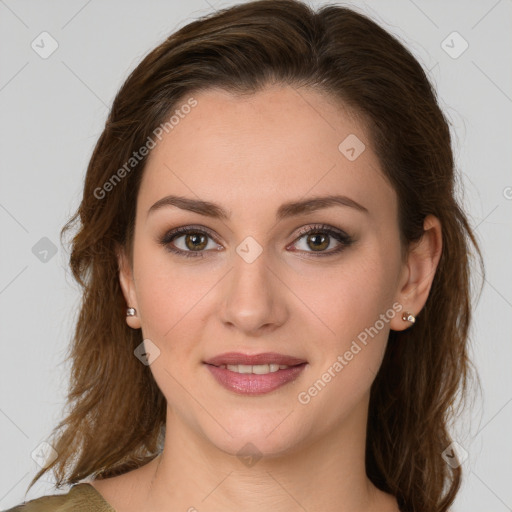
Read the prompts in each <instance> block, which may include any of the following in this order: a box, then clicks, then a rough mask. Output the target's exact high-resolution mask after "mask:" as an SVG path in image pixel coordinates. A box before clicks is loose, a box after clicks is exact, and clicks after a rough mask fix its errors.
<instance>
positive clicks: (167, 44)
mask: <svg viewBox="0 0 512 512" xmlns="http://www.w3.org/2000/svg"><path fill="white" fill-rule="evenodd" d="M273 83H279V84H285V85H291V86H294V87H295V86H297V87H302V86H307V87H312V88H314V89H315V90H316V91H319V92H322V93H326V94H328V95H330V97H333V98H335V99H337V100H338V101H339V102H341V103H343V104H344V105H346V106H349V107H350V108H352V109H353V110H354V111H356V112H358V113H360V114H361V115H363V116H364V118H365V119H366V120H368V121H369V123H368V125H369V127H370V128H369V129H370V133H369V136H370V137H371V142H372V146H373V148H374V150H375V151H376V153H377V155H378V157H379V160H380V162H381V166H382V169H383V171H384V173H385V175H386V176H387V178H388V179H389V180H390V182H391V183H392V185H393V186H394V188H395V190H396V192H397V196H398V201H399V228H400V232H401V240H402V244H403V249H406V248H407V247H408V244H409V243H410V242H413V241H416V240H418V239H419V238H420V237H421V236H422V234H423V220H424V218H425V217H426V216H427V215H429V214H433V215H435V216H436V217H438V218H439V219H440V221H441V224H442V236H443V250H442V255H441V259H440V262H439V265H438V268H437V271H436V275H435V277H434V280H433V284H432V287H431V290H430V294H429V297H428V300H427V302H426V304H425V307H424V308H423V310H422V311H421V312H420V313H419V315H418V316H417V321H416V323H415V325H414V327H413V328H412V329H407V330H405V331H400V332H397V331H391V333H390V336H389V343H388V346H387V350H386V353H385V356H384V360H383V363H382V366H381V369H380V371H379V373H378V375H377V377H376V379H375V381H374V383H373V386H372V389H371V399H370V408H369V420H368V432H367V449H366V470H367V474H368V477H369V478H370V479H371V480H372V482H373V483H374V484H375V485H376V486H377V487H379V488H380V489H382V490H384V491H386V492H389V493H391V494H393V495H394V496H396V497H397V500H398V503H399V506H400V508H401V510H407V511H427V510H428V511H429V512H440V511H446V510H447V509H448V507H449V505H450V504H451V503H452V502H453V500H454V498H455V495H456V493H457V491H458V489H459V486H460V481H461V468H460V467H457V468H451V467H450V466H449V465H448V464H446V463H445V461H444V460H443V459H442V457H441V453H442V452H443V450H444V449H445V448H446V447H447V446H448V445H449V444H450V442H451V440H450V436H449V434H448V426H449V421H450V419H451V418H453V416H454V415H455V411H456V410H458V407H457V409H456V406H460V404H461V403H460V402H459V401H458V400H456V397H457V395H458V393H460V396H465V394H466V391H467V385H468V378H469V376H470V369H471V366H470V362H469V360H468V356H467V351H468V347H467V344H468V339H469V327H470V320H471V300H472V299H471V293H470V292H471V289H470V288H471V283H470V263H471V256H472V254H470V243H471V244H472V245H473V246H474V248H475V249H476V253H477V254H478V256H479V258H480V265H481V268H482V271H483V262H482V256H481V253H480V249H479V247H478V243H477V241H476V238H475V235H474V234H473V232H472V230H471V227H470V226H469V223H468V220H467V218H466V216H465V214H464V212H463V210H462V209H461V208H460V207H459V205H458V203H457V200H456V198H455V193H456V189H455V185H456V180H457V176H456V174H455V168H454V161H453V155H452V149H451V139H450V131H449V126H448V122H447V120H446V119H445V117H444V115H443V113H442V112H441V110H440V108H439V106H438V103H437V99H436V96H435V92H434V90H433V87H432V86H431V84H430V83H429V80H428V78H427V76H426V75H425V72H424V71H423V69H422V67H421V65H420V64H419V63H418V62H417V61H416V60H415V58H414V57H413V56H412V55H411V53H410V52H409V51H408V50H407V49H406V48H404V46H403V45H402V44H401V43H400V42H399V41H398V40H397V39H396V38H395V37H393V36H392V35H390V34H389V33H388V32H387V31H385V30H384V29H382V28H381V27H380V26H378V25H377V24H376V23H375V22H373V21H371V20H370V19H369V18H367V17H366V16H364V15H362V14H359V13H356V12H354V11H353V10H351V9H348V8H345V7H339V6H329V5H328V6H324V7H322V8H320V9H319V10H318V11H316V12H315V11H313V10H312V9H311V8H310V7H308V6H307V5H305V4H303V3H301V2H299V1H294V0H261V1H254V2H248V3H245V4H240V5H236V6H234V7H231V8H227V9H224V10H222V11H219V12H216V13H214V14H212V15H209V16H206V17H203V18H201V19H199V20H196V21H194V22H192V23H189V24H188V25H186V26H184V27H183V28H181V29H180V30H178V31H177V32H176V33H174V34H173V35H171V36H170V37H168V38H167V39H166V40H165V41H164V42H163V43H162V44H160V45H159V46H158V47H157V48H155V49H154V50H153V51H151V52H150V53H149V54H148V55H147V56H146V57H145V58H144V59H143V60H142V62H141V63H140V64H139V65H138V66H137V67H136V69H135V70H134V71H133V72H132V73H131V74H130V76H129V77H128V79H127V80H126V81H125V83H124V84H123V86H122V87H121V89H120V91H119V93H118V94H117V96H116V98H115V100H114V103H113V105H112V110H111V112H110V114H109V116H108V119H107V121H106V124H105V129H104V131H103V133H102V134H101V136H100V138H99V140H98V142H97V144H96V147H95V149H94V152H93V154H92V157H91V160H90V163H89V166H88V169H87V174H86V177H85V184H84V191H83V198H82V202H81V204H80V206H79V208H78V210H77V211H76V213H75V214H74V215H73V217H72V218H71V219H70V220H69V221H68V222H67V223H66V225H65V226H64V227H63V229H62V232H61V236H62V235H64V233H65V232H66V231H67V230H69V229H70V228H71V227H72V226H73V225H74V224H75V223H76V222H79V230H78V231H77V233H76V234H75V235H74V238H73V240H72V252H71V256H70V266H71V269H72V272H73V275H74V277H75V279H76V280H77V281H78V283H79V284H80V285H81V286H82V287H83V297H82V303H81V309H80V312H79V317H78V319H77V324H76V331H75V335H74V339H73V343H72V345H71V347H70V353H69V355H68V358H70V359H71V361H72V369H71V376H70V390H69V394H68V401H67V406H68V408H69V411H67V416H66V417H65V419H64V420H62V421H61V422H60V423H59V425H58V426H57V427H56V428H55V429H54V431H53V437H54V440H53V441H52V442H51V444H52V445H53V446H54V448H55V450H56V451H57V453H58V456H57V458H56V459H55V460H54V461H53V462H52V463H51V464H49V465H48V466H47V467H46V468H43V469H42V470H40V471H39V472H38V474H37V475H36V476H35V477H34V479H33V480H32V483H31V484H30V486H29V488H30V487H31V486H32V485H33V484H34V483H35V481H37V479H38V478H40V477H41V476H42V475H43V474H44V473H45V472H46V471H49V470H50V469H51V468H53V471H54V474H55V476H56V479H57V486H58V487H60V486H61V485H62V484H72V483H77V482H78V481H80V480H82V479H84V478H86V477H89V476H94V477H96V478H106V477H110V476H113V475H116V474H122V473H125V472H127V471H129V470H131V469H134V468H137V467H139V466H141V465H143V464H145V463H147V462H149V460H151V459H152V458H154V457H155V456H156V455H157V454H158V453H159V450H160V447H161V443H162V436H163V433H164V427H165V412H166V400H165V398H164V396H163V394H162V392H161V391H160V389H159V388H158V387H157V385H156V383H155V381H154V379H153V376H152V374H151V371H150V369H149V367H148V366H145V365H143V364H141V363H140V361H139V360H138V359H137V358H136V357H135V356H134V353H133V351H134V349H135V347H137V346H138V345H139V344H140V343H141V341H142V335H141V330H140V329H137V330H133V329H131V328H129V327H128V326H127V325H126V322H125V309H126V303H125V300H124V297H123V294H122V291H121V288H120V284H119V278H118V263H117V258H116V248H117V247H119V246H122V247H124V248H125V249H126V250H127V252H128V254H129V256H130V261H131V257H132V242H133V229H134V219H135V205H136V200H137V194H138V189H139V184H140V181H141V177H142V174H143V171H144V167H145V162H146V160H147V158H143V159H142V160H141V161H140V163H138V164H137V165H136V168H135V169H134V170H133V171H132V172H130V173H129V175H127V176H123V178H122V179H119V180H118V181H117V182H116V183H115V186H112V187H110V188H109V192H108V195H107V196H106V197H104V198H103V197H102V198H98V190H99V189H100V188H101V187H102V186H103V185H104V184H105V183H107V182H108V181H109V180H111V179H112V177H113V175H115V174H116V172H118V170H119V169H121V168H122V167H123V165H126V162H127V161H129V159H130V157H132V153H133V152H134V151H136V150H137V149H139V148H141V147H142V146H144V145H145V144H146V141H147V139H148V137H150V136H151V134H152V133H153V132H154V130H155V129H156V128H157V127H158V126H159V125H161V124H162V123H165V122H166V121H167V119H168V116H169V113H170V112H171V111H172V110H173V109H174V108H176V106H177V105H178V104H179V102H180V101H183V98H187V97H189V96H190V95H191V94H192V93H193V92H196V91H200V90H206V89H209V88H212V87H220V88H223V89H225V90H227V91H230V92H234V93H239V94H252V93H255V92H257V91H259V90H261V89H262V88H264V87H265V86H266V85H268V84H273ZM125 169H126V167H125ZM118 176H119V174H118ZM476 253H475V254H476Z"/></svg>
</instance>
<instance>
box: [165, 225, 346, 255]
mask: <svg viewBox="0 0 512 512" xmlns="http://www.w3.org/2000/svg"><path fill="white" fill-rule="evenodd" d="M190 233H195V234H202V235H207V236H209V237H210V238H211V239H212V240H214V241H215V237H214V236H213V235H212V233H211V232H210V231H209V230H207V229H205V228H202V227H201V228H199V227H197V228H196V227H194V226H186V227H179V228H176V229H173V230H171V231H169V232H167V233H166V234H165V235H164V236H163V237H162V238H161V239H160V241H159V243H160V244H161V245H163V246H164V247H165V248H166V249H167V250H168V251H169V252H171V253H174V254H177V255H179V256H184V257H185V258H204V253H205V252H206V251H204V250H203V251H183V250H182V249H177V248H175V247H172V245H171V242H173V241H174V240H175V239H176V238H180V236H183V235H188V234H190ZM311 233H315V234H327V235H328V236H330V237H332V238H334V239H335V240H337V241H338V242H339V243H340V246H339V247H338V248H337V249H334V250H331V251H329V252H318V253H315V252H309V251H306V252H307V253H308V254H309V255H310V256H308V257H312V258H318V257H326V256H333V255H335V254H339V253H340V252H342V251H343V250H344V249H345V248H347V247H349V246H350V245H352V243H353V242H354V240H353V239H352V237H350V236H349V235H347V234H346V233H345V232H343V231H340V230H338V229H335V228H332V227H330V226H328V225H326V224H317V225H314V226H309V227H305V228H302V229H301V230H300V231H299V234H298V236H297V238H296V239H295V241H294V243H296V242H297V241H299V240H300V239H301V238H303V237H304V236H306V235H309V234H311Z"/></svg>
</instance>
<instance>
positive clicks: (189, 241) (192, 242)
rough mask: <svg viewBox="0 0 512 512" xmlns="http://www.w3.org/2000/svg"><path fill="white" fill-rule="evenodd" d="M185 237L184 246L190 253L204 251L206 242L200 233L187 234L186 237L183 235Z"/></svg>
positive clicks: (205, 238)
mask: <svg viewBox="0 0 512 512" xmlns="http://www.w3.org/2000/svg"><path fill="white" fill-rule="evenodd" d="M184 237H185V245H186V246H187V247H188V248H189V249H190V250H191V251H200V250H202V249H204V248H205V247H206V246H207V244H208V240H207V237H206V236H205V235H203V234H202V233H194V232H192V233H189V234H187V235H184Z"/></svg>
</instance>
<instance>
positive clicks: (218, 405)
mask: <svg viewBox="0 0 512 512" xmlns="http://www.w3.org/2000/svg"><path fill="white" fill-rule="evenodd" d="M192 96H193V97H194V98H195V99H196V100H197V102H198V104H197V106H196V107H195V108H193V109H192V110H191V112H190V113H189V114H187V115H186V116H185V117H184V118H183V119H181V120H180V122H179V124H178V125H177V126H175V128H174V129H173V130H172V131H170V132H169V133H168V134H166V135H165V136H164V138H163V139H162V141H161V142H159V143H158V145H157V146H156V147H155V149H153V150H152V152H151V155H150V158H149V160H148V163H147V166H146V168H145V171H144V177H143V180H142V183H141V187H140V191H139V195H138V199H137V213H136V220H135V237H134V260H133V267H132V266H131V265H130V263H129V261H128V258H127V257H126V255H125V254H124V253H123V252H122V251H120V252H119V265H120V275H119V277H120V282H121V286H122V290H123V293H124V296H125V299H126V303H127V305H128V306H131V307H134V308H136V310H137V315H136V316H134V317H127V322H128V324H129V325H130V327H132V328H134V329H138V328H141V329H142V337H143V338H144V339H149V340H151V342H152V343H153V344H154V345H156V346H157V347H158V349H159V350H160V355H159V356H158V357H157V358H156V359H155V360H154V361H153V362H152V363H151V365H150V369H151V371H152V374H153V376H154V378H155V380H156V382H157V384H158V386H159V388H160V389H161V390H162V393H163V394H164V396H165V398H166V399H167V404H168V407H167V423H166V425H167V434H166V438H165V446H164V450H163V452H162V454H161V455H160V456H159V457H157V458H156V459H154V460H153V461H152V462H150V463H149V464H147V465H145V466H143V467H141V468H139V469H137V470H134V471H130V472H129V473H126V474H124V475H121V476H117V477H113V478H109V479H106V480H97V481H92V482H91V484H92V485H93V486H94V487H95V488H96V489H97V490H98V491H99V492H100V493H101V494H102V495H103V496H104V498H105V499H106V500H107V501H108V502H109V503H110V504H111V505H112V506H113V507H114V508H115V509H116V510H117V511H118V512H131V511H137V512H144V511H150V510H151V511H160V510H161V511H164V510H181V511H194V510H197V511H199V512H213V511H219V510H223V511H226V512H230V511H238V510H241V509H242V510H245V511H247V512H256V511H258V512H260V511H261V510H270V509H271V510H273V511H274V512H296V511H297V510H306V511H314V510H322V511H324V512H334V511H336V512H340V511H341V512H356V511H357V512H370V511H375V512H376V511H380V512H387V511H389V512H391V511H394V512H396V511H398V506H397V503H396V500H395V499H394V498H393V497H392V496H390V495H388V494H386V493H383V492H381V491H379V490H378V489H377V488H376V487H375V486H374V485H373V484H372V483H371V482H370V481H369V479H368V478H367V476H366V472H365V465H364V453H365V452H364V450H365V439H366V420H367V414H368V403H369V402H368V401H369V393H370V386H371V384H372V382H373V380H374V378H375V375H376V373H377V371H378V369H379V366H380V364H381V362H382V358H383V355H384V351H385V348H386V343H387V339H388V335H389V331H390V329H393V330H397V331H399V330H403V329H406V328H409V327H410V326H411V324H410V323H409V322H406V321H404V320H402V318H401V316H402V312H403V311H409V312H411V313H413V314H416V315H417V314H418V313H419V312H420V311H421V309H422V308H423V306H424V304H425V302H426V300H427V297H428V293H429V290H430V287H431V284H432V280H433V277H434V273H435V269H436V267H437V264H438V262H439V257H440V254H441V226H440V223H439V221H438V219H436V218H435V217H432V216H428V217H427V218H426V220H425V224H424V228H425V234H424V236H423V238H422V239H421V241H420V242H419V243H418V244H415V245H414V246H413V247H411V250H410V251H409V253H408V256H407V258H406V259H405V260H404V261H403V260H402V258H401V254H400V242H399V231H398V223H397V197H396V194H395V192H394V190H393V188H392V187H391V186H390V184H389V183H388V182H387V180H386V179H385V178H384V175H383V173H382V170H381V167H380V163H379V161H378V159H377V156H376V155H375V153H374V151H373V149H372V146H371V141H370V140H369V137H368V135H367V133H366V130H365V127H364V125H363V123H362V121H361V119H359V118H356V117H355V116H353V115H350V113H349V112H348V111H347V110H345V109H343V108H342V106H341V105H340V104H338V103H335V102H333V101H332V100H329V99H328V98H327V97H326V96H325V95H321V94H320V93H319V92H317V91H313V90H311V89H308V90H304V89H302V90H299V89H296V88H293V87H291V86H272V87H270V86H269V87H267V88H266V89H265V90H264V91H261V92H258V93H256V94H255V95H252V96H248V97H245V98H241V97H236V96H233V95H231V94H229V93H227V92H225V91H221V90H209V91H203V92H200V93H197V94H193V95H192ZM185 101H186V100H185ZM350 134H355V135H356V136H357V137H358V138H359V139H360V140H361V141H363V142H364V144H365V145H366V149H365V150H364V151H363V152H362V153H361V154H360V155H359V156H358V157H357V158H356V159H355V160H353V161H351V160H349V159H348V158H347V157H346V156H345V155H344V154H342V153H341V152H340V150H339V149H338V146H339V144H340V142H342V141H343V140H344V139H345V138H346V137H347V136H348V135H350ZM169 194H173V195H179V196H184V197H187V198H190V199H201V200H204V201H210V202H213V203H217V204H219V205H220V206H221V207H222V208H224V209H225V210H227V211H228V212H229V213H230V218H229V219H218V218H212V217H207V216H205V215H201V214H199V213H197V212H192V211H186V210H183V209H180V208H178V207H176V206H166V207H162V208H159V209H156V210H155V211H153V212H151V213H149V214H148V210H149V209H150V207H151V206H152V205H153V204H154V203H155V202H156V201H158V200H160V199H161V198H163V197H164V196H167V195H169ZM335 194H336V195H343V196H347V197H349V198H351V199H352V200H353V201H356V202H357V203H359V204H360V205H362V206H364V208H366V209H367V212H365V211H360V210H358V209H357V208H354V207H351V206H339V205H331V206H329V207H328V208H323V209H319V210H317V211H312V212H309V213H308V212H302V213H300V214H299V215H295V216H290V217H285V218H283V219H281V220H277V219H276V212H277V210H278V208H279V207H280V206H281V205H282V204H283V203H287V202H290V201H299V200H305V199H308V198H312V197H320V196H327V195H335ZM318 224H325V225H328V226H332V227H333V228H337V229H338V230H342V231H344V232H346V233H347V234H348V235H350V236H351V237H352V238H353V240H354V241H353V243H352V244H350V245H347V246H345V247H344V248H343V250H342V251H341V252H339V253H337V254H334V253H331V254H330V255H324V256H317V257H315V247H316V246H315V244H314V241H315V240H314V236H313V237H311V235H310V237H309V238H310V240H309V243H308V235H301V234H299V230H300V228H303V227H308V226H315V225H318ZM191 225H193V226H194V227H195V228H196V231H195V233H196V236H197V229H198V228H199V227H202V228H206V229H207V230H208V233H209V234H210V235H212V236H209V235H208V236H206V242H207V245H206V243H205V244H203V245H202V246H201V247H204V248H203V249H202V252H203V256H204V257H202V258H201V257H196V258H194V257H190V258H186V257H184V256H179V255H176V254H173V253H171V252H169V251H168V250H166V248H165V247H164V246H162V245H161V244H159V242H158V240H159V238H161V237H162V236H163V235H165V234H166V233H167V232H168V231H170V230H171V229H173V228H176V227H181V226H191ZM319 231H320V233H321V234H322V233H323V234H324V235H325V236H328V238H327V241H328V242H329V243H328V245H327V244H325V247H326V248H325V249H324V248H322V249H321V250H323V252H324V253H329V252H331V251H333V250H335V249H336V248H338V247H339V246H340V245H341V244H342V243H341V242H339V241H337V240H336V239H335V238H334V237H333V236H332V235H326V234H325V230H323V231H322V230H319ZM177 236H178V238H175V239H174V240H173V246H174V247H175V248H178V249H181V250H183V251H189V252H192V250H191V247H194V243H193V242H194V240H192V241H190V236H189V243H188V244H187V243H186V242H187V236H186V235H183V234H179V235H177ZM249 236H250V237H252V239H254V240H255V241H256V242H257V244H259V247H260V248H261V250H262V252H261V254H259V256H258V257H256V258H255V259H254V261H251V262H250V263H249V262H248V261H247V260H246V259H244V258H243V257H241V256H240V254H242V253H239V252H237V247H239V246H241V247H245V248H247V247H249V246H246V245H244V244H242V242H243V241H244V240H245V239H246V237H249ZM311 238H313V240H311ZM192 239H193V236H192ZM196 243H197V242H196ZM240 244H242V245H240ZM254 247H255V246H250V249H249V251H254V250H255V249H254ZM322 247H323V246H322ZM215 249H219V250H215ZM318 252H319V251H318V250H317V251H316V254H318ZM393 304H395V305H396V304H399V305H400V307H401V308H403V309H402V311H401V312H400V313H396V314H394V315H393V316H392V317H391V315H390V314H389V312H390V311H391V312H392V313H394V310H393ZM386 312H388V315H389V316H388V317H387V321H386V322H381V324H382V323H383V324H384V326H383V327H382V328H380V330H379V331H378V334H376V335H374V337H373V338H369V341H368V343H367V345H364V346H363V345H362V344H361V343H359V345H360V346H361V347H362V349H361V350H360V351H359V352H358V353H357V355H355V356H354V357H353V358H352V359H351V360H350V361H348V362H347V364H346V366H344V367H343V369H342V370H341V371H340V372H338V373H336V374H335V375H336V376H335V377H332V378H331V379H330V382H328V384H326V385H325V387H324V388H323V389H322V390H321V391H320V392H318V394H316V395H315V396H312V397H311V399H310V401H309V402H308V403H307V404H305V403H301V402H300V401H299V400H298V396H299V394H300V393H301V392H304V391H307V390H308V389H309V388H310V387H311V386H312V384H313V383H315V381H317V380H318V379H320V378H321V377H322V375H323V374H324V373H325V372H326V371H327V369H328V368H329V367H331V368H332V366H333V363H334V362H335V361H337V358H338V356H339V355H340V354H341V355H342V354H345V353H346V352H347V351H348V350H349V349H350V346H351V343H352V341H353V340H356V339H357V336H358V334H359V333H361V332H362V331H364V330H365V328H369V327H370V326H374V325H376V321H377V320H378V319H379V318H382V317H381V316H380V315H382V314H385V313H386ZM412 328H414V327H412ZM233 351H236V352H243V353H246V354H259V353H262V352H278V353H281V354H287V355H292V356H295V357H299V358H302V359H304V360H306V361H307V364H306V366H305V368H304V371H302V373H301V374H300V375H299V376H298V377H297V379H296V380H294V381H292V382H288V383H286V384H285V385H283V386H281V387H280V388H278V389H276V390H274V391H271V392H269V393H265V394H263V395H258V396H247V395H240V394H237V393H234V392H232V391H229V390H227V389H225V388H224V387H223V386H221V385H220V384H219V383H218V382H217V381H216V380H215V379H214V378H213V377H212V375H211V373H210V371H208V369H207V368H206V365H205V364H204V361H205V360H206V359H208V358H211V357H213V356H215V355H218V354H221V353H224V352H233ZM141 364H142V363H141ZM331 372H332V370H331ZM247 443H251V446H253V447H255V450H256V451H257V452H258V454H259V455H260V456H261V458H259V459H258V460H256V462H255V463H253V464H250V465H249V464H246V463H244V461H243V460H242V459H241V457H238V456H237V453H238V452H239V451H240V450H241V448H242V447H244V446H245V445H246V444H247Z"/></svg>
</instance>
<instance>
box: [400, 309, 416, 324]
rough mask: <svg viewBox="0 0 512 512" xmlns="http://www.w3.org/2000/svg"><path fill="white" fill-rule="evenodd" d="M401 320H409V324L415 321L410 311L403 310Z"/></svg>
mask: <svg viewBox="0 0 512 512" xmlns="http://www.w3.org/2000/svg"><path fill="white" fill-rule="evenodd" d="M402 320H403V321H404V322H411V324H413V323H414V322H416V317H415V316H414V315H413V314H412V313H408V312H407V311H405V312H404V313H402Z"/></svg>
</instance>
